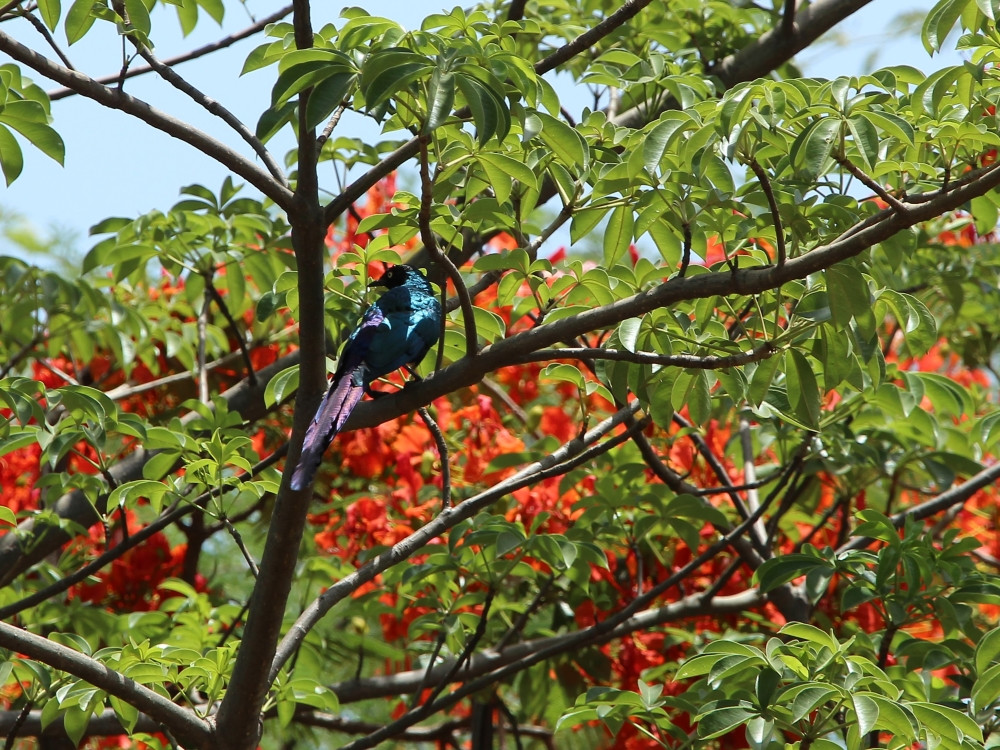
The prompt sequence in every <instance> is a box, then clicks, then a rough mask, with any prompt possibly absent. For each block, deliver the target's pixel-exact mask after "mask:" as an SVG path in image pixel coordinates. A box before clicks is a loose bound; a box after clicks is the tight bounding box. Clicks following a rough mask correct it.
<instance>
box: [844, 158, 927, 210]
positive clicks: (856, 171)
mask: <svg viewBox="0 0 1000 750" xmlns="http://www.w3.org/2000/svg"><path fill="white" fill-rule="evenodd" d="M834 160H835V161H836V162H837V163H838V164H839V165H840V166H842V167H843V168H844V169H846V170H847V171H848V172H850V173H851V174H852V175H854V176H855V177H857V178H858V181H859V182H861V184H863V185H864V186H865V187H867V188H868V189H869V190H871V191H872V192H873V193H875V195H877V196H878V197H879V198H881V199H882V200H883V201H885V202H886V203H888V204H889V206H891V207H892V209H893V210H894V211H895V212H896V213H898V214H903V215H906V214H908V213H909V211H910V209H909V208H907V206H906V204H905V203H903V202H902V201H900V200H899V199H898V198H897V197H896V196H894V195H893V194H892V193H890V192H889V191H888V190H886V189H885V188H884V187H882V186H881V185H879V184H878V183H877V182H875V180H873V179H872V178H871V177H869V176H868V175H867V174H866V173H865V172H864V171H863V170H862V169H861V168H860V167H859V166H858V165H857V164H855V163H854V162H852V161H851V160H850V159H848V158H847V157H846V156H837V155H834Z"/></svg>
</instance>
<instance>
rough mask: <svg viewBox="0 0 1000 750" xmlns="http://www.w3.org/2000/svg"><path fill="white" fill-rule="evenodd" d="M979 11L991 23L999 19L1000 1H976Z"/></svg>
mask: <svg viewBox="0 0 1000 750" xmlns="http://www.w3.org/2000/svg"><path fill="white" fill-rule="evenodd" d="M976 5H977V6H978V7H979V10H981V11H982V12H983V15H984V16H986V17H987V18H988V19H990V20H991V21H993V22H996V20H997V19H998V18H1000V0H976Z"/></svg>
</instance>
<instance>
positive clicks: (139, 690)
mask: <svg viewBox="0 0 1000 750" xmlns="http://www.w3.org/2000/svg"><path fill="white" fill-rule="evenodd" d="M0 646H2V647H3V648H7V649H10V650H12V651H14V652H16V653H19V654H24V655H26V656H28V657H30V658H32V659H34V660H36V661H40V662H42V663H43V664H47V665H49V666H51V667H54V668H55V669H59V670H61V671H63V672H68V673H69V674H71V675H73V676H74V677H79V678H80V679H82V680H86V681H87V682H89V683H90V684H91V685H93V686H95V687H98V688H100V689H101V690H104V691H105V692H107V693H108V694H109V695H113V696H115V697H117V698H121V699H122V700H123V701H126V702H127V703H129V704H131V705H133V706H135V707H136V708H138V709H139V710H140V711H142V712H143V713H144V714H146V715H147V716H150V717H151V718H153V719H155V720H156V721H158V722H159V723H161V724H163V725H164V726H166V727H167V728H168V729H170V731H171V732H172V733H173V734H174V735H175V736H177V738H178V739H180V740H181V741H182V742H184V743H185V744H187V745H190V746H191V747H205V746H207V745H208V743H209V741H210V740H211V738H212V729H211V727H210V725H209V724H208V722H206V721H204V720H202V719H199V718H198V717H197V716H196V715H195V714H194V712H193V711H190V710H188V709H185V708H181V707H180V706H178V705H176V704H174V702H173V701H171V700H170V699H169V698H165V697H164V696H162V695H160V694H159V693H156V692H154V691H153V690H150V689H149V688H147V687H145V686H143V685H139V684H138V683H136V682H135V681H134V680H132V679H130V678H128V677H125V676H124V675H122V674H121V673H119V672H116V671H115V670H113V669H111V668H110V667H108V666H107V665H106V664H102V663H101V662H99V661H97V660H95V659H91V658H90V657H89V656H84V655H83V654H81V653H79V652H78V651H74V650H73V649H71V648H67V647H66V646H62V645H60V644H58V643H54V642H53V641H50V640H48V639H47V638H42V637H41V636H40V635H35V634H34V633H29V632H28V631H26V630H22V629H20V628H16V627H14V626H13V625H8V624H7V623H5V622H0Z"/></svg>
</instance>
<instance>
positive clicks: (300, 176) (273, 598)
mask: <svg viewBox="0 0 1000 750" xmlns="http://www.w3.org/2000/svg"><path fill="white" fill-rule="evenodd" d="M292 6H293V13H292V24H293V29H294V34H295V46H296V47H297V48H298V49H300V50H305V49H309V48H311V47H312V46H313V27H312V18H311V9H310V2H309V0H294V2H293V3H292ZM311 93H312V89H311V88H307V89H304V90H303V91H302V92H301V93H300V94H299V106H298V130H297V133H296V135H297V137H298V144H297V155H298V172H297V181H296V185H295V195H294V199H293V204H294V208H295V210H294V212H290V219H291V225H292V247H293V249H294V251H295V259H296V262H297V265H298V292H299V299H300V300H301V304H300V308H299V315H300V324H299V333H300V345H301V349H300V351H301V352H302V356H301V359H300V361H299V382H300V384H301V385H300V388H299V392H298V394H297V396H296V399H295V422H294V426H293V432H292V438H291V441H290V444H289V465H291V466H294V465H295V464H296V463H297V462H298V460H299V453H300V452H301V449H302V439H303V437H304V435H305V430H306V425H307V424H308V423H309V421H310V420H311V419H312V415H313V414H314V413H315V408H316V402H317V401H318V399H319V396H320V394H321V392H322V391H323V389H324V386H325V384H326V353H325V348H326V343H325V321H324V306H323V296H324V294H323V278H324V275H325V270H326V269H325V264H326V253H325V252H324V250H325V247H326V245H325V240H326V227H327V224H326V223H325V222H324V220H323V211H322V209H321V207H320V202H319V178H318V174H317V171H316V167H317V158H318V147H317V145H316V128H315V127H310V125H309V123H308V119H307V112H308V109H309V98H310V96H311ZM290 479H291V472H285V473H284V475H283V476H282V480H281V488H280V490H279V491H278V497H277V500H276V502H275V508H274V514H273V516H272V518H271V524H270V526H269V528H268V533H267V541H266V542H265V544H264V553H263V555H262V557H261V560H260V574H259V575H258V577H257V582H256V584H255V585H254V590H253V594H252V596H251V599H250V608H249V611H248V613H247V621H246V625H245V627H244V630H243V638H242V640H241V642H240V647H239V650H238V651H237V653H236V663H235V664H234V666H233V674H232V677H231V679H230V682H229V685H228V687H227V689H226V693H225V695H224V696H223V698H222V703H221V705H220V706H219V711H218V713H217V714H216V716H215V721H216V726H217V727H218V730H219V736H220V737H222V738H224V741H225V743H226V745H227V746H229V747H233V748H236V749H238V750H243V748H248V747H254V745H255V744H256V742H257V741H258V740H259V738H260V735H261V731H262V726H261V723H260V716H261V708H262V706H263V705H264V701H265V699H266V698H267V693H268V690H269V689H270V685H271V682H272V681H273V680H267V679H266V677H267V674H268V668H269V666H270V663H271V661H272V655H273V654H274V651H275V645H276V644H277V642H278V638H279V636H280V634H281V627H282V621H283V619H284V613H285V606H286V604H287V602H288V595H289V592H290V591H291V587H292V581H293V580H294V578H295V568H296V564H297V563H298V553H299V545H300V543H301V541H302V535H303V533H304V531H305V523H306V514H307V512H308V510H309V502H310V500H311V499H312V491H311V487H304V488H303V489H302V490H299V491H293V490H292V489H291V488H290V487H289V486H288V484H289V481H290Z"/></svg>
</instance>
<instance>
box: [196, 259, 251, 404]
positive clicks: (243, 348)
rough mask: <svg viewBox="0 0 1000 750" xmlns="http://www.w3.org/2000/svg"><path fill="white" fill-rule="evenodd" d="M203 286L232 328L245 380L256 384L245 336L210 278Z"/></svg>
mask: <svg viewBox="0 0 1000 750" xmlns="http://www.w3.org/2000/svg"><path fill="white" fill-rule="evenodd" d="M205 286H206V287H207V288H208V295H209V297H211V299H212V301H213V302H215V305H216V307H218V308H219V312H221V313H222V317H224V318H225V319H226V322H227V323H229V327H230V328H232V329H233V336H234V337H235V338H236V345H237V346H238V347H239V348H240V354H241V355H242V357H243V364H244V365H246V368H247V381H248V382H249V383H250V385H252V386H256V385H257V373H255V372H254V369H253V362H252V361H251V360H250V351H249V350H248V349H247V343H246V341H245V337H244V336H243V330H242V329H241V327H240V326H239V324H238V323H237V322H236V319H235V318H233V314H232V313H231V312H229V306H228V305H227V304H226V300H225V299H223V297H222V295H221V294H219V290H218V289H216V288H215V284H213V283H212V280H211V279H210V278H206V279H205Z"/></svg>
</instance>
